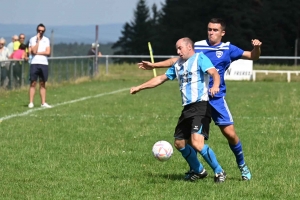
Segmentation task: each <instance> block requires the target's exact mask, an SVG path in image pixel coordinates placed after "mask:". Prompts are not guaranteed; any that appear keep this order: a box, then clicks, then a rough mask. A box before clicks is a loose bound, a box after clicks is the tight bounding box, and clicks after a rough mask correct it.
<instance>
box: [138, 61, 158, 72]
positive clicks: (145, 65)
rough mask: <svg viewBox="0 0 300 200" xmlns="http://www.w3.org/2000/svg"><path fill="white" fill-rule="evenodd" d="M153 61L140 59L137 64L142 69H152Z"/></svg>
mask: <svg viewBox="0 0 300 200" xmlns="http://www.w3.org/2000/svg"><path fill="white" fill-rule="evenodd" d="M152 64H153V63H151V62H149V61H142V62H140V63H138V64H137V65H138V66H139V68H140V69H144V70H151V69H154V67H153V65H152Z"/></svg>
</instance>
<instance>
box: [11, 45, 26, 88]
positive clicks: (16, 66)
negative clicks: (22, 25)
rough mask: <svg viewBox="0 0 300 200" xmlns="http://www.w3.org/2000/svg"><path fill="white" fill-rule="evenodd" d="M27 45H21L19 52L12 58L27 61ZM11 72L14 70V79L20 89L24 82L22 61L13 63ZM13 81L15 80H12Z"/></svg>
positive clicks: (12, 55)
mask: <svg viewBox="0 0 300 200" xmlns="http://www.w3.org/2000/svg"><path fill="white" fill-rule="evenodd" d="M25 50H26V45H25V44H20V47H19V49H18V50H16V51H14V52H13V53H12V54H11V56H10V58H11V59H15V60H21V59H25V60H26V59H27V53H26V51H25ZM10 70H12V74H13V79H14V80H15V86H16V87H20V86H21V81H22V62H21V61H15V62H12V64H11V66H10ZM11 81H13V80H11Z"/></svg>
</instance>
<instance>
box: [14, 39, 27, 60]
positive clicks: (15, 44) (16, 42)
mask: <svg viewBox="0 0 300 200" xmlns="http://www.w3.org/2000/svg"><path fill="white" fill-rule="evenodd" d="M20 44H25V34H24V33H21V34H20V35H19V40H18V41H15V42H14V51H17V50H19V47H20ZM25 51H26V53H27V54H28V48H27V47H26V49H25ZM27 58H28V56H26V60H27Z"/></svg>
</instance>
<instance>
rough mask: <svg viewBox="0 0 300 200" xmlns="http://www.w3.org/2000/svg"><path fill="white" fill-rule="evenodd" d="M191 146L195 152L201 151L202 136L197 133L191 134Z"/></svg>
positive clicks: (202, 144) (202, 145)
mask: <svg viewBox="0 0 300 200" xmlns="http://www.w3.org/2000/svg"><path fill="white" fill-rule="evenodd" d="M191 145H192V147H193V148H194V149H196V150H197V151H201V150H202V149H203V147H204V136H203V135H201V134H198V133H194V134H192V137H191Z"/></svg>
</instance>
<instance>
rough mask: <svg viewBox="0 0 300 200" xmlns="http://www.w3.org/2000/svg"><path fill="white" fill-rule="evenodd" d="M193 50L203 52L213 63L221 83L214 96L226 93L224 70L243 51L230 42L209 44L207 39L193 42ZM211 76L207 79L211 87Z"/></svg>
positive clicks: (238, 57)
mask: <svg viewBox="0 0 300 200" xmlns="http://www.w3.org/2000/svg"><path fill="white" fill-rule="evenodd" d="M195 52H203V53H204V54H205V55H206V56H207V57H208V58H209V59H210V60H211V62H212V63H213V65H214V66H215V68H216V69H217V71H218V72H219V75H220V79H221V84H220V92H218V93H217V94H215V97H223V96H225V95H226V85H225V80H224V76H225V72H226V70H227V69H228V68H229V66H230V64H231V62H233V61H235V60H238V59H240V58H241V57H242V55H243V53H244V51H243V50H242V49H240V48H238V47H236V46H234V45H232V44H230V42H226V43H223V42H221V43H220V44H218V45H215V46H211V45H210V44H209V41H208V40H201V41H198V42H196V43H195ZM212 85H213V80H212V78H211V79H210V81H209V86H210V87H212Z"/></svg>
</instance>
